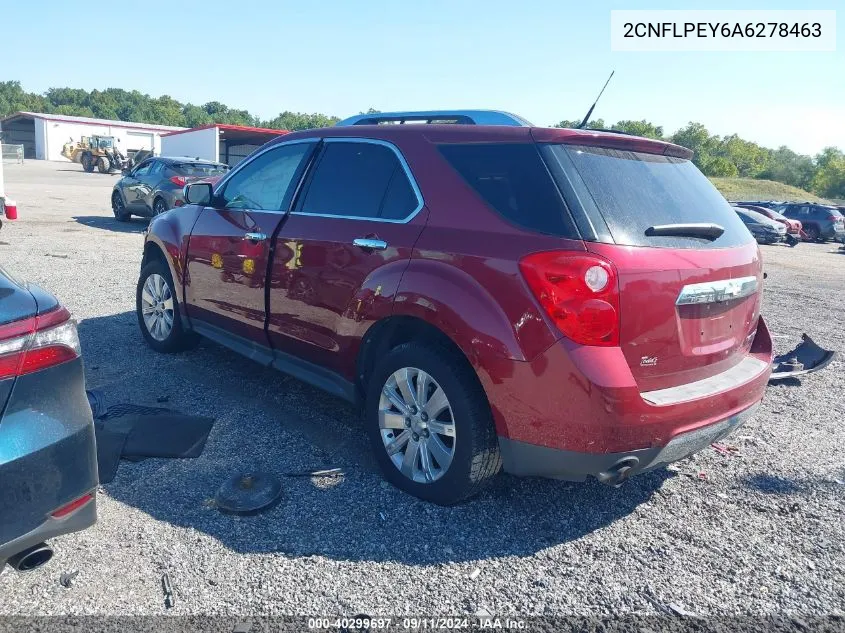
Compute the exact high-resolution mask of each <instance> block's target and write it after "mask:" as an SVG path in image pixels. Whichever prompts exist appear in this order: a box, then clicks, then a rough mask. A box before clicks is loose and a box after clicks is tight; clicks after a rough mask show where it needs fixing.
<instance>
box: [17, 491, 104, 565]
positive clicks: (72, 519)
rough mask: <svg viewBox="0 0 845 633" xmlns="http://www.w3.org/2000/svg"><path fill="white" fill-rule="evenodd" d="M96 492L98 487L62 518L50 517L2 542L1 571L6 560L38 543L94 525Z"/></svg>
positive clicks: (95, 518) (95, 520) (95, 519)
mask: <svg viewBox="0 0 845 633" xmlns="http://www.w3.org/2000/svg"><path fill="white" fill-rule="evenodd" d="M96 492H97V491H96V489H95V490H92V491H91V494H92V495H94V498H93V499H91V501H89V502H88V503H86V504H85V505H84V506H82V507H81V508H79V510H77V511H76V512H73V513H72V514H70V515H68V516H66V517H63V518H61V519H53V518H48V519H47V520H46V521H44V522H43V523H42V524H41V525H39V526H38V527H36V528H35V529H34V530H30V531H29V532H27V533H26V534H23V535H21V536H19V537H18V538H16V539H14V540H12V541H9V542H8V543H3V544H0V571H2V570H3V567H4V566H5V565H6V561H7V560H9V559H10V558H11V557H12V556H14V555H15V554H19V553H20V552H22V551H24V550H25V549H28V548H30V547H32V546H33V545H38V544H39V543H43V542H45V541H48V540H50V539H53V538H56V537H57V536H64V535H65V534H71V533H73V532H79V531H81V530H84V529H86V528H89V527H91V526H92V525H94V524H95V523H96V522H97V496H96Z"/></svg>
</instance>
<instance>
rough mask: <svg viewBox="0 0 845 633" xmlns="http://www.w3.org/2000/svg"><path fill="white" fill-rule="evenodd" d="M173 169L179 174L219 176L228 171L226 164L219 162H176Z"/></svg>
mask: <svg viewBox="0 0 845 633" xmlns="http://www.w3.org/2000/svg"><path fill="white" fill-rule="evenodd" d="M173 170H174V171H175V172H177V173H178V174H179V175H180V176H200V177H206V176H221V175H223V174H225V173H226V172H227V171H229V166H228V165H222V164H219V163H177V164H175V165H173Z"/></svg>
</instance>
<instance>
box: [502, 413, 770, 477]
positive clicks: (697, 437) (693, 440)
mask: <svg viewBox="0 0 845 633" xmlns="http://www.w3.org/2000/svg"><path fill="white" fill-rule="evenodd" d="M758 406H759V403H758V404H755V405H754V406H752V407H749V408H748V409H745V410H744V411H741V412H739V413H737V414H736V415H733V416H731V417H729V418H726V419H724V420H722V421H721V422H716V423H714V424H708V425H707V426H704V427H701V428H698V429H695V430H694V431H689V432H688V433H682V434H681V435H677V436H675V437H674V438H672V440H671V441H670V442H669V443H668V444H666V445H665V446H655V447H652V448H642V449H635V450H630V451H625V452H622V453H580V452H576V451H567V450H561V449H557V448H550V447H548V446H539V445H537V444H529V443H527V442H520V441H516V440H511V439H509V438H505V437H500V438H499V449H500V450H501V453H502V461H503V462H504V470H505V472H507V473H510V474H511V475H516V476H517V477H546V478H549V479H562V480H565V481H584V480H585V479H586V478H587V477H595V478H596V479H598V480H599V481H600V482H602V483H605V484H609V485H618V484H620V483H622V481H624V480H625V479H628V478H629V477H631V476H633V475H637V474H640V473H643V472H646V471H649V470H653V469H655V468H658V467H660V466H665V465H666V464H670V463H672V462H676V461H678V460H680V459H684V458H685V457H689V456H690V455H692V454H693V453H697V452H698V451H700V450H702V449H704V448H706V447H707V446H709V445H710V444H712V443H713V442H718V441H719V440H721V439H722V438H724V437H725V436H727V435H729V434H731V433H733V432H734V431H735V430H736V429H737V428H739V427H740V426H741V425H742V424H744V423H745V422H746V421H747V420H748V419H749V418H751V417H752V416H753V415H754V412H755V411H756V410H757V407H758Z"/></svg>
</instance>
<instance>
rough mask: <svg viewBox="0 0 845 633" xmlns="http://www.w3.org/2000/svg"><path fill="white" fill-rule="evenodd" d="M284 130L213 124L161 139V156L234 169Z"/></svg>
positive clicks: (170, 134) (285, 132)
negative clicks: (191, 159)
mask: <svg viewBox="0 0 845 633" xmlns="http://www.w3.org/2000/svg"><path fill="white" fill-rule="evenodd" d="M287 133H288V131H287V130H270V129H267V128H261V127H245V126H243V125H223V124H222V123H212V124H211V125H203V126H200V127H195V128H191V129H189V130H179V131H177V132H169V133H167V134H163V135H162V137H161V155H162V156H191V157H196V158H203V159H205V160H212V161H214V162H215V163H225V164H227V165H229V166H232V167H234V166H235V165H237V164H238V163H239V162H240V161H242V160H243V159H244V158H246V157H247V156H249V155H250V154H251V153H252V152H253V151H254V150H256V149H258V148H259V147H261V146H262V145H264V143H266V142H268V141H271V140H273V139H274V138H276V137H277V136H281V135H282V134H287Z"/></svg>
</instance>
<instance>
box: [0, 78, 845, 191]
mask: <svg viewBox="0 0 845 633" xmlns="http://www.w3.org/2000/svg"><path fill="white" fill-rule="evenodd" d="M20 110H26V111H30V112H44V113H52V114H65V115H73V116H88V117H95V118H99V119H112V120H119V121H137V122H139V123H157V124H159V125H173V126H180V127H197V126H200V125H207V124H210V123H223V124H230V125H248V126H253V127H266V128H272V129H286V130H306V129H309V128H315V127H326V126H330V125H334V124H335V123H337V121H338V120H339V119H338V117H336V116H329V115H325V114H320V113H314V114H306V113H303V112H290V111H284V112H280V113H279V115H278V116H276V117H275V118H273V119H269V120H263V119H260V118H259V117H257V116H255V115H253V114H250V113H249V112H248V111H246V110H238V109H234V108H229V107H228V106H227V105H225V104H223V103H220V102H218V101H210V102H209V103H206V104H204V105H194V104H192V103H181V102H179V101H177V100H176V99H173V98H171V97H169V96H167V95H163V96H161V97H151V96H150V95H146V94H143V93H141V92H139V91H137V90H132V91H127V90H123V89H121V88H107V89H105V90H91V91H90V92H89V91H87V90H83V89H80V88H50V89H49V90H48V91H47V92H45V93H43V94H37V93H32V92H26V91H25V90H24V89H23V88H22V87H21V84H20V82H19V81H3V82H0V117H4V116H7V115H8V114H11V113H13V112H17V111H20ZM370 112H377V111H376V110H372V109H371V110H370ZM579 123H580V121H566V120H564V121H560V122H559V123H557V124H556V125H555V127H577V126H578V124H579ZM588 127H591V128H609V129H614V130H619V131H622V132H628V133H631V134H637V135H639V136H646V137H649V138H655V139H662V140H667V141H671V142H673V143H677V144H678V145H683V146H684V147H687V148H689V149H691V150H692V151H693V152H695V157H694V158H693V162H694V163H695V164H696V165H697V166H698V168H699V169H701V171H703V172H704V174H705V175H707V176H714V177H718V176H723V177H736V176H739V177H744V178H761V179H767V180H775V181H777V182H782V183H785V184H787V185H792V186H795V187H800V188H801V189H804V190H807V191H812V192H813V193H815V194H817V195H819V196H823V197H826V198H839V199H842V198H845V153H843V151H842V150H841V149H838V148H835V147H827V148H825V149H824V150H822V151H821V152H820V153H819V154H817V155H816V156H807V155H803V154H798V153H796V152H793V151H792V150H791V149H789V148H788V147H786V146H781V147H779V148H777V149H770V148H767V147H762V146H760V145H758V144H757V143H754V142H751V141H746V140H744V139H742V138H740V137H739V136H738V135H736V134H731V135H728V136H717V135H713V134H710V133H709V132H708V131H707V128H706V127H704V125H702V124H701V123H695V122H690V123H689V124H687V125H686V126H684V127H682V128H681V129H680V130H677V131H676V132H674V133H672V134H667V133H666V132H665V131H664V129H663V127H662V126H658V125H654V124H653V123H651V122H649V121H645V120H643V121H628V120H626V121H617V122H616V123H614V124H613V125H606V124H605V122H604V120H602V119H596V120H594V121H590V122H589V124H588Z"/></svg>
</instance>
